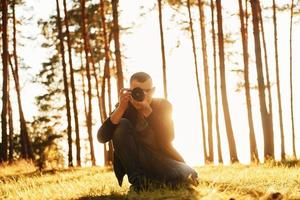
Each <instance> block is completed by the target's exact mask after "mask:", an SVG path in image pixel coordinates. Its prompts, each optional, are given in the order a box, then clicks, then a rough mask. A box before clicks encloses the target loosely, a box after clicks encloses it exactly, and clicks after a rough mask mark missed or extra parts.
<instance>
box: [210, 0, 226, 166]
mask: <svg viewBox="0 0 300 200" xmlns="http://www.w3.org/2000/svg"><path fill="white" fill-rule="evenodd" d="M210 9H211V26H212V41H213V59H214V85H215V88H214V93H215V109H216V111H215V112H216V113H215V125H216V131H217V145H218V160H219V163H223V156H222V147H221V136H220V127H219V98H218V77H217V56H216V33H215V14H214V13H215V11H214V10H215V9H214V1H213V0H210Z"/></svg>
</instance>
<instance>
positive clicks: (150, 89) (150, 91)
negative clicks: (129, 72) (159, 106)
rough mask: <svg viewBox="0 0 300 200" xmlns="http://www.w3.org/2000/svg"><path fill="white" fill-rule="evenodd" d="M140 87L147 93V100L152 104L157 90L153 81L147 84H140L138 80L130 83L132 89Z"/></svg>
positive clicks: (150, 80)
mask: <svg viewBox="0 0 300 200" xmlns="http://www.w3.org/2000/svg"><path fill="white" fill-rule="evenodd" d="M137 87H140V88H142V89H143V90H144V93H145V99H146V101H147V102H148V103H149V104H150V103H151V101H152V95H153V92H154V90H155V88H154V87H153V85H152V79H151V78H149V79H148V80H146V81H145V82H138V81H137V80H132V81H131V83H130V89H131V90H132V89H134V88H137Z"/></svg>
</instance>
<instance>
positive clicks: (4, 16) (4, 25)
mask: <svg viewBox="0 0 300 200" xmlns="http://www.w3.org/2000/svg"><path fill="white" fill-rule="evenodd" d="M1 2H2V65H3V68H2V70H3V85H2V112H1V127H2V129H1V130H2V144H1V147H2V150H1V154H2V155H1V158H0V162H2V161H7V147H8V146H7V145H8V144H7V118H6V116H7V95H8V76H7V75H8V36H7V18H8V17H7V9H8V6H7V0H2V1H1Z"/></svg>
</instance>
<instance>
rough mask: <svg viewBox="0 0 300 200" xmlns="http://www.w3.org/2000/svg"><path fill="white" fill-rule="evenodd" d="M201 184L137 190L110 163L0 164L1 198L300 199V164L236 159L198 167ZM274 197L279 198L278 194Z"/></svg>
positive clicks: (148, 199) (96, 199)
mask: <svg viewBox="0 0 300 200" xmlns="http://www.w3.org/2000/svg"><path fill="white" fill-rule="evenodd" d="M195 169H196V170H197V172H198V173H199V182H200V184H199V186H198V187H190V188H179V189H177V190H171V189H168V188H161V189H158V190H155V191H148V192H142V193H140V194H137V193H135V192H132V191H129V186H130V184H129V183H128V181H127V178H125V179H124V183H123V186H122V187H119V186H118V183H117V180H116V178H115V176H114V173H113V171H112V170H111V169H110V168H103V167H86V168H72V169H57V170H45V171H37V170H36V169H35V167H34V166H33V165H32V164H30V163H26V162H19V163H17V164H14V165H10V166H9V165H2V166H0V199H14V200H15V199H24V200H27V199H28V200H29V199H30V200H31V199H35V200H38V199H54V200H55V199H79V200H87V199H92V200H108V199H134V200H135V199H136V200H140V199H147V200H150V199H163V200H168V199H178V200H179V199H180V200H183V199H213V200H215V199H266V200H267V199H276V198H277V199H294V200H296V199H300V168H299V167H297V166H294V167H285V166H281V165H277V164H276V165H273V164H272V165H258V166H254V165H250V166H244V165H239V164H235V165H232V166H222V165H219V166H212V165H209V166H204V167H197V168H195ZM275 197H276V198H275Z"/></svg>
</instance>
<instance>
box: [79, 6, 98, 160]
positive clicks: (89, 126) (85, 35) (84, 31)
mask: <svg viewBox="0 0 300 200" xmlns="http://www.w3.org/2000/svg"><path fill="white" fill-rule="evenodd" d="M80 3H81V15H82V35H83V41H84V52H85V58H86V73H87V80H88V119H87V129H88V138H89V143H90V151H91V161H92V165H96V160H95V153H94V144H93V135H92V85H91V74H90V64H89V63H90V59H89V49H90V48H89V40H88V38H89V37H88V32H87V27H86V20H87V19H86V10H85V0H80Z"/></svg>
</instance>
